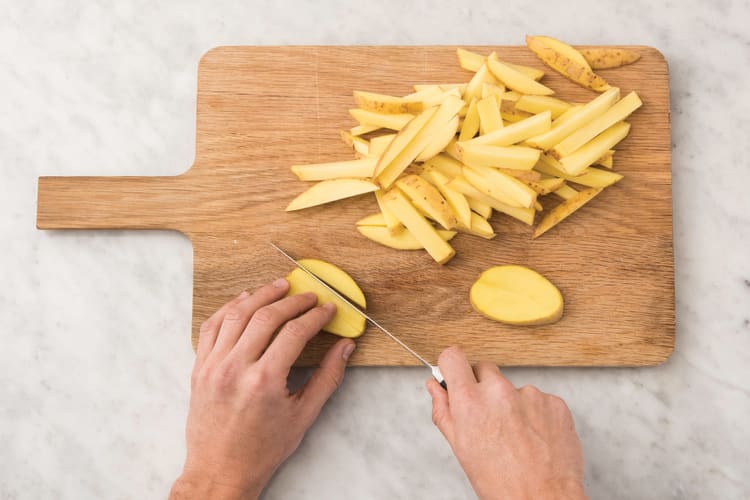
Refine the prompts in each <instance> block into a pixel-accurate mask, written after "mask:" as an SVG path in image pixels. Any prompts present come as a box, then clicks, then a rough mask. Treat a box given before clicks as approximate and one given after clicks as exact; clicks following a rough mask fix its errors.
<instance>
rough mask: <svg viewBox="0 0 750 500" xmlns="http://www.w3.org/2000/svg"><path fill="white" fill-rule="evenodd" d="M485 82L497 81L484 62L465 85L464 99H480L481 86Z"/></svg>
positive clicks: (493, 82)
mask: <svg viewBox="0 0 750 500" xmlns="http://www.w3.org/2000/svg"><path fill="white" fill-rule="evenodd" d="M485 83H492V84H495V83H497V78H495V77H494V76H493V75H492V73H490V70H489V68H488V67H487V65H486V64H482V66H480V67H479V69H478V70H477V72H476V73H475V74H474V76H473V77H472V78H471V80H470V81H469V84H468V85H467V86H466V90H465V91H464V99H465V100H467V101H470V100H471V99H481V98H482V86H483V85H484V84H485Z"/></svg>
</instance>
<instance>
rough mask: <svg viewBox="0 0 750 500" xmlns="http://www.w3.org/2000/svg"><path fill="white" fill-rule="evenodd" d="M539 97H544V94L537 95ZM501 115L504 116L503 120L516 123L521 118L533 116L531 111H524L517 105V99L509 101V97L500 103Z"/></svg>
mask: <svg viewBox="0 0 750 500" xmlns="http://www.w3.org/2000/svg"><path fill="white" fill-rule="evenodd" d="M537 97H544V96H537ZM500 116H502V117H503V120H505V121H506V122H508V123H516V122H520V121H521V120H525V119H526V118H531V117H532V116H534V115H532V114H531V113H529V112H527V111H522V110H520V109H518V108H517V107H516V102H515V101H509V100H507V99H503V101H502V102H501V103H500Z"/></svg>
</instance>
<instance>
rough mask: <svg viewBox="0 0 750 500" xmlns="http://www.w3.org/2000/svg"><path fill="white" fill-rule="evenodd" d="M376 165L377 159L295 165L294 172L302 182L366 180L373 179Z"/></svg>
mask: <svg viewBox="0 0 750 500" xmlns="http://www.w3.org/2000/svg"><path fill="white" fill-rule="evenodd" d="M376 164H377V160H376V159H375V158H363V159H361V160H348V161H336V162H331V163H312V164H309V165H293V166H292V172H293V173H294V175H296V176H297V178H298V179H299V180H301V181H324V180H326V179H340V178H342V177H349V178H358V179H364V178H368V177H372V173H373V172H374V171H375V165H376Z"/></svg>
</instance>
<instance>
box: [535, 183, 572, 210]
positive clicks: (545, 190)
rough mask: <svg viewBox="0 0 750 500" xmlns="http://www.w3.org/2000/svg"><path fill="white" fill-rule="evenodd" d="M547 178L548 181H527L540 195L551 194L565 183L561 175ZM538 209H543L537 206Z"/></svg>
mask: <svg viewBox="0 0 750 500" xmlns="http://www.w3.org/2000/svg"><path fill="white" fill-rule="evenodd" d="M545 180H546V181H548V182H541V181H526V185H527V186H529V187H530V188H531V189H533V190H534V191H536V192H537V194H538V195H539V196H544V195H547V194H550V193H551V192H553V191H555V190H556V189H559V188H560V187H562V185H563V184H564V183H565V179H561V178H559V177H556V178H552V179H545ZM537 203H538V202H537ZM535 208H537V207H535ZM537 211H538V212H540V211H541V210H540V209H539V208H537Z"/></svg>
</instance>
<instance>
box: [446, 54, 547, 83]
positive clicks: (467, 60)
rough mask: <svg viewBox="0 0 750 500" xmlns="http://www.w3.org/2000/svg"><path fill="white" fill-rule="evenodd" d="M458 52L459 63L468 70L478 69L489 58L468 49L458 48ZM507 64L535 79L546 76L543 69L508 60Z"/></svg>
mask: <svg viewBox="0 0 750 500" xmlns="http://www.w3.org/2000/svg"><path fill="white" fill-rule="evenodd" d="M456 52H457V53H458V63H459V65H460V66H461V67H462V68H463V69H465V70H468V71H477V70H478V69H479V68H480V67H481V66H482V64H484V62H485V61H486V60H487V58H486V57H484V56H483V55H480V54H477V53H475V52H471V51H468V50H466V49H456ZM505 64H506V65H508V66H510V67H511V68H513V69H514V70H516V71H518V72H519V73H523V74H524V75H526V76H528V77H529V78H532V79H534V80H541V79H542V77H543V76H544V71H542V70H541V69H536V68H532V67H530V66H522V65H520V64H511V63H508V62H506V63H505Z"/></svg>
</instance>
